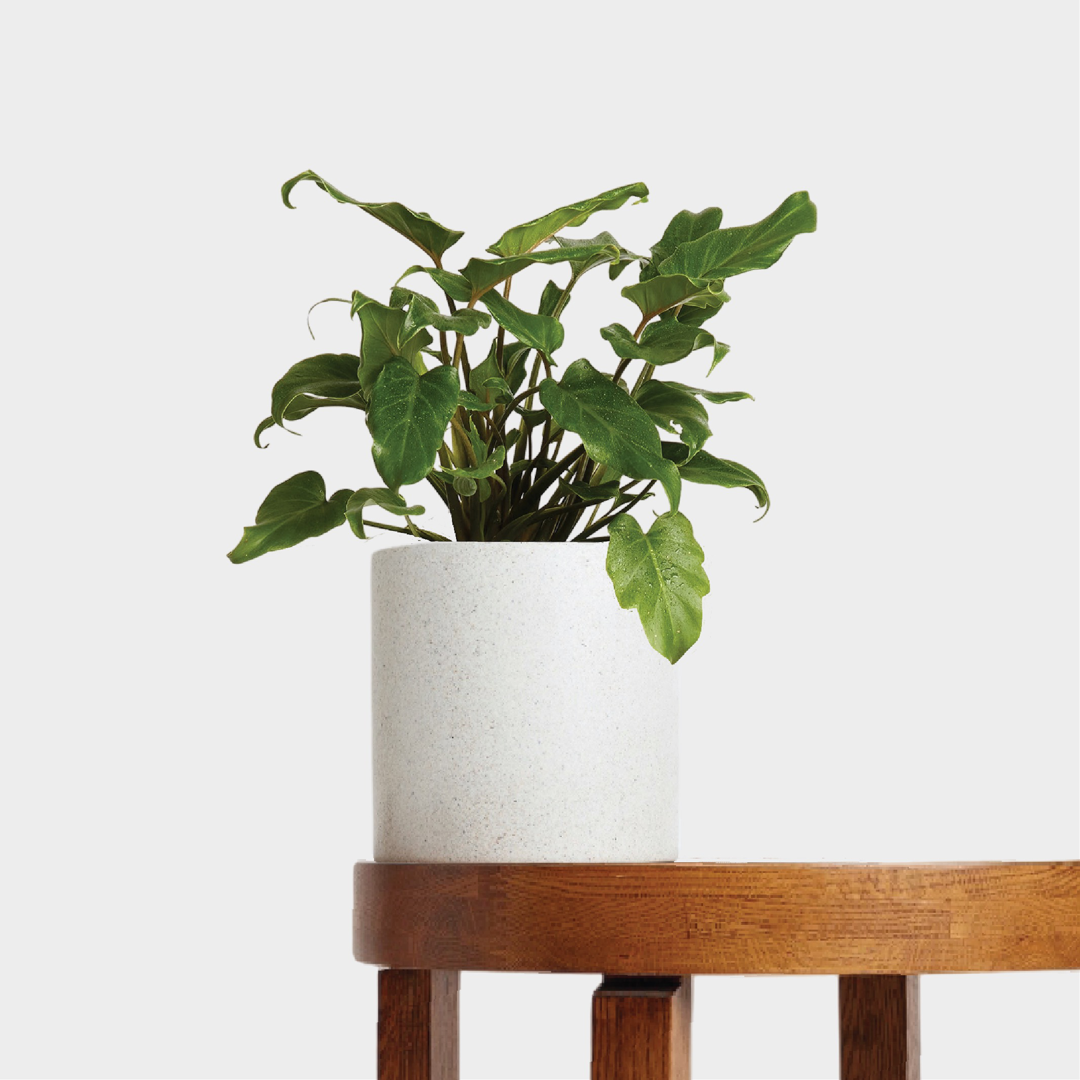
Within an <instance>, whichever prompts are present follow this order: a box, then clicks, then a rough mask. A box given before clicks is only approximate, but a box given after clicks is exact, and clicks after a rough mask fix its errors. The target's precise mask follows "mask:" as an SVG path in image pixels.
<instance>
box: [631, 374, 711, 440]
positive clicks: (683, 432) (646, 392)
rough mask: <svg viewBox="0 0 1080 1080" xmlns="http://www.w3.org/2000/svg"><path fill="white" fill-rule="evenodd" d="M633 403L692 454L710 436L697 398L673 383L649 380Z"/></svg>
mask: <svg viewBox="0 0 1080 1080" xmlns="http://www.w3.org/2000/svg"><path fill="white" fill-rule="evenodd" d="M636 400H637V403H638V404H639V405H640V406H641V407H642V408H643V409H644V410H645V411H646V412H647V413H648V414H649V415H650V416H651V417H652V418H653V421H654V422H655V423H656V425H657V427H660V428H663V429H664V430H665V431H671V432H674V433H676V434H677V435H678V436H679V438H680V439H681V440H682V442H683V443H684V444H685V445H686V446H687V448H688V449H689V451H690V455H691V456H693V455H694V454H696V453H697V452H698V451H699V450H700V449H701V448H702V447H703V446H704V445H705V441H706V440H707V439H708V438H709V437H710V436H711V435H712V431H711V429H710V428H709V414H708V412H707V411H706V409H705V406H704V405H702V404H701V402H700V401H698V399H697V398H696V397H695V396H694V395H693V394H690V393H687V391H685V390H683V389H682V388H681V387H679V386H677V385H676V384H675V383H668V382H662V381H661V380H660V379H649V380H648V381H647V382H646V383H645V384H644V385H643V386H642V387H641V389H640V390H639V391H638V394H637V399H636Z"/></svg>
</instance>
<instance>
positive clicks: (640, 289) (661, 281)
mask: <svg viewBox="0 0 1080 1080" xmlns="http://www.w3.org/2000/svg"><path fill="white" fill-rule="evenodd" d="M722 290H723V283H722V282H715V281H697V280H695V279H692V278H688V277H685V276H684V275H682V274H667V273H666V272H665V274H664V276H662V277H653V278H649V279H648V280H646V281H639V282H638V283H637V284H636V285H627V286H626V287H625V288H624V289H623V290H622V295H623V296H625V297H626V298H627V299H628V300H633V302H634V303H635V304H637V306H638V308H639V309H640V310H641V314H642V315H643V316H644V317H645V318H647V319H651V318H653V316H655V315H659V314H660V313H661V312H663V311H667V310H668V309H669V308H673V307H676V306H678V305H679V304H686V303H689V302H691V301H693V300H695V299H698V298H705V297H710V296H716V295H717V294H718V293H719V292H721V291H722Z"/></svg>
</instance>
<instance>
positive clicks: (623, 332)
mask: <svg viewBox="0 0 1080 1080" xmlns="http://www.w3.org/2000/svg"><path fill="white" fill-rule="evenodd" d="M600 336H601V337H602V338H603V339H604V340H605V341H606V342H608V344H610V345H611V347H612V348H613V349H614V350H615V355H616V356H620V357H622V358H623V359H626V360H644V361H645V362H646V363H648V364H655V365H657V366H660V365H663V364H674V363H675V362H676V361H677V360H682V359H684V358H685V357H687V356H689V355H690V353H692V352H693V351H694V350H695V349H703V348H705V347H706V346H708V345H715V344H716V339H715V338H714V337H713V336H712V334H710V333H709V332H708V330H699V329H697V328H696V327H693V326H684V325H683V324H682V323H680V322H677V321H675V320H674V319H673V320H671V321H669V322H654V323H650V324H649V325H648V326H646V327H645V329H644V331H643V332H642V335H641V340H640V341H635V340H634V335H633V334H631V333H630V331H629V330H627V328H626V327H625V326H623V325H622V323H612V324H611V325H610V326H605V327H603V329H601V331H600Z"/></svg>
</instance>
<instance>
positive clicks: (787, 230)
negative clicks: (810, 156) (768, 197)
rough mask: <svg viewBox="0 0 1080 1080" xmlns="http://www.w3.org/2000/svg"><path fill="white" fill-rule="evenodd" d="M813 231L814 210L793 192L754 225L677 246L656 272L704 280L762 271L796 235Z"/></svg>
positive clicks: (799, 193)
mask: <svg viewBox="0 0 1080 1080" xmlns="http://www.w3.org/2000/svg"><path fill="white" fill-rule="evenodd" d="M816 228H817V208H816V207H815V206H814V204H813V203H812V202H811V201H810V196H809V195H808V194H807V193H806V192H805V191H796V192H795V194H794V195H789V196H788V197H787V198H786V199H785V200H784V201H783V202H782V203H781V204H780V205H779V206H778V207H777V208H776V209H775V210H774V211H773V212H772V213H771V214H769V216H768V217H766V218H763V219H762V220H761V221H759V222H757V224H755V225H740V226H739V227H737V228H734V229H718V230H717V231H716V232H711V233H707V234H706V235H704V236H699V237H698V238H697V239H696V240H690V241H688V242H687V243H685V244H680V245H679V246H678V247H677V248H676V249H675V250H674V252H672V254H671V255H669V256H668V257H667V258H666V259H665V260H664V261H663V262H662V263H661V264H660V265H659V267H658V270H659V272H660V273H661V274H685V275H686V276H687V277H691V278H695V279H708V280H718V279H723V278H729V277H733V276H734V275H735V274H745V273H746V272H747V271H748V270H764V269H766V268H767V267H769V266H772V264H773V263H774V262H776V260H777V259H779V258H780V256H781V255H783V253H784V251H785V249H786V248H787V246H788V244H790V243H791V241H792V240H793V239H794V238H795V237H796V236H797V235H798V234H799V233H809V232H813V231H814V230H815V229H816Z"/></svg>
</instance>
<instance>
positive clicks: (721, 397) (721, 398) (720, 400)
mask: <svg viewBox="0 0 1080 1080" xmlns="http://www.w3.org/2000/svg"><path fill="white" fill-rule="evenodd" d="M668 386H674V387H677V388H678V389H679V390H685V391H686V392H687V393H688V394H696V395H697V396H698V397H703V398H704V399H705V400H706V401H711V402H712V403H713V404H714V405H724V404H726V403H727V402H729V401H753V400H754V395H753V394H748V393H746V391H745V390H731V391H726V392H725V391H717V390H702V389H701V388H700V387H697V386H687V385H686V383H681V382H669V383H668Z"/></svg>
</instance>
